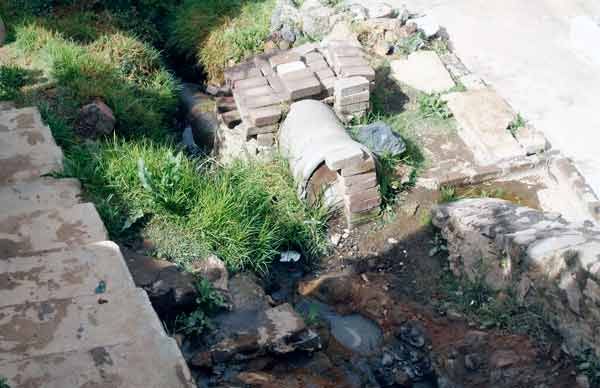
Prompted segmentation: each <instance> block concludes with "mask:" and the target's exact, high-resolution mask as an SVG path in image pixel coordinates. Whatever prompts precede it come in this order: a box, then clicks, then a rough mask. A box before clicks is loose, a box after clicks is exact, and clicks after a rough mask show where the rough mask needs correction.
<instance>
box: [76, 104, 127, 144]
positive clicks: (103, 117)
mask: <svg viewBox="0 0 600 388" xmlns="http://www.w3.org/2000/svg"><path fill="white" fill-rule="evenodd" d="M116 122H117V121H116V119H115V115H114V114H113V112H112V110H111V109H110V108H109V107H108V105H106V104H105V103H104V102H103V101H101V100H95V101H94V102H92V103H91V104H87V105H85V106H84V107H83V108H81V110H80V111H79V117H78V122H77V130H78V132H79V133H81V134H82V135H83V136H86V137H91V138H94V137H98V136H106V135H110V134H111V133H112V132H113V131H114V129H115V123H116Z"/></svg>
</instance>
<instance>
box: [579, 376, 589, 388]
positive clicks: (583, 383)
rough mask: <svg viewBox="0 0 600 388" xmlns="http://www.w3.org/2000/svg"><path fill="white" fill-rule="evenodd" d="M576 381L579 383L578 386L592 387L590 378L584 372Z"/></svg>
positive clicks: (582, 387)
mask: <svg viewBox="0 0 600 388" xmlns="http://www.w3.org/2000/svg"><path fill="white" fill-rule="evenodd" d="M575 382H576V383H577V388H590V387H591V385H590V379H589V378H588V377H587V376H586V375H583V374H580V375H577V377H576V378H575Z"/></svg>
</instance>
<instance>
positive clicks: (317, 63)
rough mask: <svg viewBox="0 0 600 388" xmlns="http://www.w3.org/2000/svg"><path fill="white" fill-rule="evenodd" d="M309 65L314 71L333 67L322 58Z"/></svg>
mask: <svg viewBox="0 0 600 388" xmlns="http://www.w3.org/2000/svg"><path fill="white" fill-rule="evenodd" d="M308 67H309V68H310V70H311V71H313V72H315V73H316V72H317V71H319V70H325V69H328V70H330V69H331V68H330V67H329V65H328V64H327V62H325V60H324V59H321V60H319V61H314V62H311V63H309V64H308Z"/></svg>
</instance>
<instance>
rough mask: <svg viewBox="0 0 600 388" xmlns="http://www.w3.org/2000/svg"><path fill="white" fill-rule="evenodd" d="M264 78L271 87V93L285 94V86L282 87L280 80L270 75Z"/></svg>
mask: <svg viewBox="0 0 600 388" xmlns="http://www.w3.org/2000/svg"><path fill="white" fill-rule="evenodd" d="M266 78H267V81H268V82H269V85H270V86H271V88H273V91H275V93H278V94H281V93H283V92H285V86H284V85H283V82H281V78H279V77H278V76H276V75H275V74H273V75H270V76H268V77H266Z"/></svg>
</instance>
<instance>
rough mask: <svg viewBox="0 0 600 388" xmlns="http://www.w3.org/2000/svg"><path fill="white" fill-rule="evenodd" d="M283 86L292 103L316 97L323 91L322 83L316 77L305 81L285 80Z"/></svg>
mask: <svg viewBox="0 0 600 388" xmlns="http://www.w3.org/2000/svg"><path fill="white" fill-rule="evenodd" d="M283 85H284V86H285V88H286V92H287V95H288V96H289V98H290V99H291V100H292V101H295V100H299V99H301V98H305V97H310V96H315V95H317V94H319V93H321V91H322V88H321V83H320V82H319V80H318V79H317V78H316V77H315V76H314V75H313V76H311V77H309V78H304V79H291V80H290V79H283Z"/></svg>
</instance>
